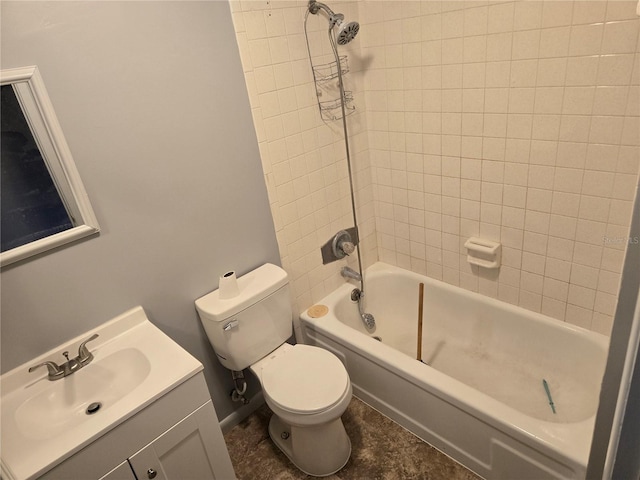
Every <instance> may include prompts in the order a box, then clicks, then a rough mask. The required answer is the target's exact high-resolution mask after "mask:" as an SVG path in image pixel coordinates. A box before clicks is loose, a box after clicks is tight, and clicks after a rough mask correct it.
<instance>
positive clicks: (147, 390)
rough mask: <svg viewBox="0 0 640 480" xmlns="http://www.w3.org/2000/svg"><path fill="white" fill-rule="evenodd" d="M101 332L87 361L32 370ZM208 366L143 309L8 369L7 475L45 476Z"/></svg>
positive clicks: (1, 406)
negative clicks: (76, 366) (51, 373)
mask: <svg viewBox="0 0 640 480" xmlns="http://www.w3.org/2000/svg"><path fill="white" fill-rule="evenodd" d="M94 333H97V334H98V335H99V337H98V338H97V339H96V340H94V341H92V342H91V343H89V344H88V345H87V347H88V348H89V350H90V351H91V352H92V353H93V355H94V359H93V361H92V362H91V363H90V364H88V365H87V366H85V367H83V368H82V369H80V370H78V371H76V372H75V373H73V374H71V375H69V376H67V377H65V378H63V379H60V380H55V381H50V380H48V379H47V369H46V368H40V369H38V370H36V371H35V372H33V373H29V371H28V369H29V367H30V366H32V365H36V364H38V363H41V362H42V361H45V360H51V361H54V362H56V363H58V364H61V363H63V362H64V361H65V359H64V357H63V356H62V352H63V351H65V350H67V351H69V356H70V357H71V358H73V357H74V356H76V355H77V352H78V345H79V344H80V343H81V342H82V341H83V340H86V339H87V338H88V337H89V336H91V335H92V334H94ZM200 370H202V365H201V364H200V363H199V362H198V361H197V360H196V359H195V358H193V357H192V356H191V355H190V354H189V353H187V352H186V351H185V350H183V349H182V347H180V346H179V345H178V344H176V343H175V342H174V341H173V340H171V339H170V338H169V337H167V336H166V335H165V334H164V333H162V332H161V331H160V330H159V329H158V328H156V327H155V326H154V325H152V324H151V323H150V322H149V320H148V319H147V317H146V315H145V313H144V310H142V308H141V307H136V308H134V309H132V310H129V311H128V312H125V313H124V314H122V315H120V316H118V317H116V318H114V319H113V320H111V321H109V322H107V323H105V324H104V325H102V326H100V327H98V328H96V329H94V330H91V331H89V332H87V333H85V334H83V335H80V336H78V337H77V338H75V339H73V340H71V341H70V342H68V343H66V344H64V345H61V346H59V347H57V348H55V349H54V350H52V351H50V352H47V353H46V354H44V355H42V356H40V357H38V358H35V359H33V360H32V361H30V362H28V363H26V364H24V365H22V366H20V367H18V368H16V369H14V370H12V371H10V372H8V373H6V374H5V375H3V376H2V377H0V388H1V392H2V397H1V402H0V410H1V423H2V431H1V440H2V442H1V445H2V475H3V478H4V477H6V480H12V479H15V480H22V479H31V478H36V477H38V476H40V475H42V474H43V473H44V472H46V471H47V470H49V469H51V468H52V467H54V466H55V465H57V464H58V463H60V462H62V461H63V460H64V459H65V458H67V457H69V456H70V455H72V454H73V453H75V452H76V451H78V450H80V449H81V448H82V447H84V446H85V445H87V444H88V443H90V442H91V441H93V440H94V439H96V438H98V437H99V436H101V435H103V434H104V433H106V432H107V431H108V430H110V429H112V428H114V427H115V426H117V425H119V424H120V423H122V422H123V421H124V420H126V419H127V418H129V417H131V416H133V415H134V414H135V413H137V412H138V411H140V410H142V409H143V408H144V407H145V406H147V405H149V404H150V403H152V402H153V401H154V400H156V399H157V398H159V397H160V396H162V395H164V394H165V393H166V392H168V391H169V390H171V389H173V388H174V387H176V386H177V385H179V384H180V383H182V382H183V381H185V380H186V379H188V378H190V377H191V376H193V375H195V374H196V373H197V372H198V371H200ZM98 404H99V408H97V409H96V406H97V405H98ZM90 406H91V407H90ZM88 409H89V410H90V411H91V412H92V413H88V411H87V410H88ZM93 410H95V411H93Z"/></svg>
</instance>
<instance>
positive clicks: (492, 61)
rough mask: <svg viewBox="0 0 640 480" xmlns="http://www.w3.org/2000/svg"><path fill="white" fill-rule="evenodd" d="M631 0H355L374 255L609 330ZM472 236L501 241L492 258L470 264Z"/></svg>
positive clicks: (629, 88)
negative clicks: (489, 266) (496, 264)
mask: <svg viewBox="0 0 640 480" xmlns="http://www.w3.org/2000/svg"><path fill="white" fill-rule="evenodd" d="M636 4H637V2H625V1H609V2H605V1H576V2H572V1H550V0H548V1H547V0H545V1H516V2H513V1H510V2H480V1H478V2H474V1H467V2H462V1H449V2H438V1H423V2H378V1H364V2H359V14H360V19H361V21H362V23H363V25H362V36H361V38H360V45H361V47H362V55H363V56H364V57H366V58H370V59H371V62H370V65H369V68H368V70H367V72H366V74H365V92H366V101H367V108H368V126H369V148H370V155H371V161H372V166H373V168H372V173H373V181H374V192H375V201H376V226H377V235H378V245H379V255H380V260H382V261H386V262H389V263H394V264H397V265H399V266H402V267H405V268H408V269H411V270H415V271H418V272H422V273H426V274H427V275H428V276H430V277H434V278H437V279H441V280H444V281H445V282H447V283H451V284H454V285H459V286H461V287H463V288H465V289H468V290H473V291H477V292H480V293H482V294H484V295H487V296H490V297H495V298H498V299H500V300H503V301H506V302H509V303H513V304H516V305H520V306H522V307H524V308H527V309H529V310H533V311H536V312H542V313H544V314H546V315H549V316H551V317H554V318H557V319H560V320H566V321H567V322H570V323H573V324H576V325H580V326H582V327H586V328H589V329H592V330H596V331H599V332H602V333H607V334H608V332H609V330H610V327H611V324H612V319H613V314H614V309H615V304H616V296H617V292H618V285H619V281H620V272H621V271H622V263H623V257H624V251H625V247H626V245H627V241H628V238H627V236H628V230H629V224H630V216H631V204H632V200H633V198H634V193H635V189H636V185H637V181H638V177H637V175H638V164H639V159H640V153H639V148H638V145H639V137H640V123H639V121H638V120H639V117H638V115H639V109H640V98H639V96H638V91H639V88H638V84H639V79H640V71H639V69H638V27H639V22H640V20H639V19H638V17H637V16H636V15H635V7H636ZM470 236H480V237H483V238H487V239H490V240H496V241H500V242H501V243H502V245H503V258H502V265H503V266H502V268H501V269H500V270H499V271H492V270H486V269H479V268H478V267H471V266H470V264H469V263H468V262H467V261H466V249H465V248H464V246H463V244H464V242H465V241H466V239H467V238H469V237H470ZM632 241H634V240H633V239H632Z"/></svg>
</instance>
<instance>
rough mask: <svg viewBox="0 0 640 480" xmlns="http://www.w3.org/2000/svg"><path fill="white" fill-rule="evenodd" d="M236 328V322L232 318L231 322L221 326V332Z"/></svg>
mask: <svg viewBox="0 0 640 480" xmlns="http://www.w3.org/2000/svg"><path fill="white" fill-rule="evenodd" d="M237 326H238V320H237V319H235V318H234V319H233V320H231V321H229V322H227V323H225V324H224V325H223V326H222V330H224V331H225V332H228V331H230V330H231V329H232V328H236V327H237Z"/></svg>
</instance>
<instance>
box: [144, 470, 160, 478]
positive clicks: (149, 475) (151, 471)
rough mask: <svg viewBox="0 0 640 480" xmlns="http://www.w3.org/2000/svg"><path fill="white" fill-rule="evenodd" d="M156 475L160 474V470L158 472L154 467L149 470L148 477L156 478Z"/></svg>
mask: <svg viewBox="0 0 640 480" xmlns="http://www.w3.org/2000/svg"><path fill="white" fill-rule="evenodd" d="M156 475H158V472H156V471H155V470H154V469H153V468H150V469H149V470H147V477H149V478H156Z"/></svg>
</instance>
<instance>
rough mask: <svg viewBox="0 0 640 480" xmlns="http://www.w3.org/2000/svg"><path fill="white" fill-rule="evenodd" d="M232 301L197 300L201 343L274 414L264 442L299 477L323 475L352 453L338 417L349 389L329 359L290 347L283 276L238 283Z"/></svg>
mask: <svg viewBox="0 0 640 480" xmlns="http://www.w3.org/2000/svg"><path fill="white" fill-rule="evenodd" d="M237 283H238V292H237V295H236V296H235V297H232V298H228V297H227V296H226V295H225V296H223V297H221V296H220V292H219V290H215V291H213V292H211V293H209V294H207V295H205V296H204V297H201V298H199V299H198V300H196V308H197V310H198V314H199V316H200V320H201V321H202V325H203V326H204V329H205V332H206V333H207V337H208V338H209V341H210V342H211V345H212V346H213V349H214V351H215V353H216V356H217V357H218V360H219V361H220V363H222V365H224V366H225V367H226V368H228V369H230V370H232V371H241V370H244V369H245V368H249V369H250V370H251V371H252V372H253V373H254V374H255V376H256V377H257V378H258V380H259V381H260V385H261V386H262V390H263V393H264V398H265V402H266V403H267V405H268V406H269V408H270V409H271V411H273V416H272V417H271V420H270V422H269V436H270V437H271V439H272V440H273V442H274V443H275V444H276V445H277V446H278V448H280V450H282V452H283V453H284V454H285V455H287V457H289V459H290V460H291V462H292V463H293V464H294V465H295V466H296V467H298V468H299V469H300V470H302V471H303V472H304V473H307V474H309V475H313V476H318V477H322V476H327V475H331V474H333V473H335V472H337V471H338V470H340V469H341V468H342V467H344V465H345V464H346V463H347V461H348V460H349V456H350V455H351V442H350V440H349V437H348V436H347V433H346V431H345V429H344V425H343V424H342V420H341V418H340V417H341V415H342V414H343V413H344V411H345V410H346V408H347V406H348V405H349V402H350V400H351V394H352V387H351V381H350V380H349V375H348V374H347V371H346V369H345V367H344V365H343V364H342V362H341V361H340V360H339V359H338V357H336V356H335V355H334V354H333V353H331V352H329V351H327V350H323V349H321V348H319V347H314V346H310V345H303V344H297V345H291V344H289V343H287V342H286V341H287V340H288V339H289V338H290V337H291V334H292V333H293V324H292V310H291V299H290V295H289V282H288V278H287V273H286V272H285V271H284V270H282V269H281V268H280V267H277V266H275V265H271V264H265V265H263V266H261V267H259V268H257V269H256V270H253V271H251V272H249V273H247V274H246V275H243V276H241V277H239V278H238V279H237Z"/></svg>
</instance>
